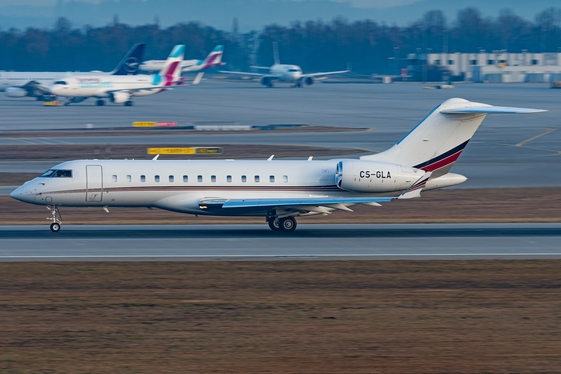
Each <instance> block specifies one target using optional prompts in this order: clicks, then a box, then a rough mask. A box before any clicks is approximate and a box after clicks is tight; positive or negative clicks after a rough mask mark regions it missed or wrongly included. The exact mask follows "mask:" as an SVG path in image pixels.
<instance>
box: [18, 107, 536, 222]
mask: <svg viewBox="0 0 561 374" xmlns="http://www.w3.org/2000/svg"><path fill="white" fill-rule="evenodd" d="M542 111H543V110H540V109H526V108H509V107H498V106H492V105H487V104H481V103H476V102H470V101H467V100H464V99H449V100H447V101H445V102H444V103H442V104H440V105H439V106H437V107H436V108H434V109H433V110H432V111H431V112H430V113H429V114H428V115H427V116H426V117H425V119H423V120H422V121H421V122H420V123H419V124H418V125H417V126H415V127H414V128H413V129H412V130H411V131H409V133H407V134H406V135H405V136H404V137H403V138H402V139H401V140H399V141H398V142H397V143H396V144H395V145H394V146H393V147H391V148H390V149H388V150H387V151H385V152H382V153H378V154H371V155H366V156H362V157H360V158H359V159H347V158H336V159H331V160H320V161H314V160H312V159H311V158H310V159H308V160H302V161H298V160H276V159H274V157H273V156H271V157H270V158H269V159H267V160H202V161H195V160H193V161H190V160H185V161H175V160H173V161H165V160H159V159H158V157H157V156H156V157H155V158H154V159H153V160H77V161H68V162H64V163H61V164H59V165H56V166H54V167H53V168H52V169H49V170H48V171H46V172H45V173H44V174H43V175H41V176H39V177H37V178H35V179H33V180H31V181H29V182H26V183H25V184H23V185H22V186H21V187H19V188H17V189H16V190H15V191H13V192H12V193H11V194H10V196H11V197H12V198H14V199H17V200H21V201H23V202H26V203H30V204H36V205H44V206H47V207H48V208H49V209H50V211H51V216H50V217H49V219H50V220H51V230H52V231H53V232H58V231H59V230H60V227H61V226H60V225H61V216H60V208H62V207H98V208H100V209H105V210H106V211H109V208H112V207H139V208H140V207H144V208H150V209H151V208H160V209H165V210H169V211H174V212H179V213H187V214H194V215H217V216H260V217H263V218H264V220H265V222H267V223H268V225H269V227H270V228H271V229H272V230H274V231H281V232H291V231H294V229H295V228H296V217H299V216H308V215H328V214H331V213H333V212H335V211H338V210H342V211H352V207H353V206H354V205H357V204H365V205H368V206H373V207H376V206H380V205H381V204H383V203H391V202H392V201H395V200H402V199H410V198H418V197H420V196H421V191H428V190H434V189H438V188H443V187H448V186H454V185H457V184H460V183H462V182H464V181H465V180H466V179H467V178H466V177H465V176H463V175H459V174H454V173H450V169H451V168H452V166H453V165H454V163H455V162H456V161H457V160H458V157H459V156H460V154H461V153H462V151H463V150H464V148H465V147H466V145H467V144H468V142H469V140H470V139H471V138H472V136H473V135H474V133H475V131H476V130H477V129H478V127H479V125H480V124H481V122H482V121H483V119H484V118H485V116H486V115H487V114H493V113H522V114H528V113H537V112H542ZM147 214H150V213H149V212H147Z"/></svg>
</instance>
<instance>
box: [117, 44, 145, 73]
mask: <svg viewBox="0 0 561 374" xmlns="http://www.w3.org/2000/svg"><path fill="white" fill-rule="evenodd" d="M144 47H146V44H142V43H139V44H135V45H134V46H133V47H132V48H131V49H130V51H129V52H128V53H127V54H126V56H125V57H124V58H123V59H122V60H121V62H119V64H118V65H117V67H115V69H114V70H113V71H112V72H111V74H112V75H136V74H137V73H138V70H140V63H141V62H142V57H143V55H144Z"/></svg>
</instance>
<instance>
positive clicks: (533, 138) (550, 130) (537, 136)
mask: <svg viewBox="0 0 561 374" xmlns="http://www.w3.org/2000/svg"><path fill="white" fill-rule="evenodd" d="M556 130H557V129H552V128H547V129H545V132H544V133H542V134H539V135H536V136H533V137H531V138H530V139H526V140H524V141H522V142H520V143H518V144H515V146H516V147H523V146H524V145H526V144H528V143H530V142H532V141H534V140H536V139H538V138H541V137H542V136H545V135H547V134H550V133H552V132H554V131H556Z"/></svg>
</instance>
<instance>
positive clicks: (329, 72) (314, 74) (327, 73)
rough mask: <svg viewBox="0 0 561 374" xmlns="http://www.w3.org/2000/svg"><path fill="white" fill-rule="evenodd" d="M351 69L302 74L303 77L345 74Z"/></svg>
mask: <svg viewBox="0 0 561 374" xmlns="http://www.w3.org/2000/svg"><path fill="white" fill-rule="evenodd" d="M349 71H350V70H340V71H327V72H325V73H309V74H302V77H303V78H306V77H321V76H324V75H334V74H345V73H348V72H349Z"/></svg>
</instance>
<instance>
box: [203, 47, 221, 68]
mask: <svg viewBox="0 0 561 374" xmlns="http://www.w3.org/2000/svg"><path fill="white" fill-rule="evenodd" d="M223 53H224V46H223V45H217V46H216V47H214V49H213V50H212V52H210V53H209V54H208V56H206V58H205V59H204V60H200V61H199V62H198V63H197V65H199V66H200V68H201V69H200V70H204V69H210V68H213V67H215V66H220V65H222V54H223Z"/></svg>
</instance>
